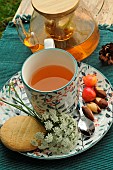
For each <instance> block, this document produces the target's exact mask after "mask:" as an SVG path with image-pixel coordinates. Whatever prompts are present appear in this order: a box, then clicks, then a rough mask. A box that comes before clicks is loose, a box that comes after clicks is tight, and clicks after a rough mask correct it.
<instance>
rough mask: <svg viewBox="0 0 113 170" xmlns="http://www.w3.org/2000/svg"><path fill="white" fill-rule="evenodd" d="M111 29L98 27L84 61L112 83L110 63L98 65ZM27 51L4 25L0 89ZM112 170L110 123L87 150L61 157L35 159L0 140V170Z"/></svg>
mask: <svg viewBox="0 0 113 170" xmlns="http://www.w3.org/2000/svg"><path fill="white" fill-rule="evenodd" d="M112 31H113V29H112V27H110V28H107V27H106V26H100V43H99V45H98V47H97V49H96V51H95V52H94V53H93V54H92V55H91V56H90V57H88V58H87V59H85V60H84V62H86V63H88V64H90V65H92V66H93V67H95V68H97V69H98V70H100V71H101V72H102V73H103V74H104V75H105V76H106V77H107V78H108V79H109V80H110V82H111V84H112V85H113V65H112V66H102V64H101V62H100V61H99V59H98V57H99V54H98V52H99V50H100V48H101V46H102V45H104V44H106V43H109V42H112V41H113V32H112ZM30 54H31V51H30V50H29V49H28V48H27V47H25V46H24V45H23V44H22V43H21V42H20V40H19V38H18V35H17V31H16V29H15V27H14V28H11V27H9V26H8V27H7V29H6V31H5V32H4V35H3V37H2V39H1V40H0V88H2V86H3V85H4V83H5V82H6V81H7V80H8V79H9V78H10V77H12V76H13V75H14V74H15V73H16V72H18V71H19V70H20V69H21V66H22V64H23V62H24V61H25V59H26V58H27V57H28V56H29V55H30ZM17 169H18V170H19V169H21V170H24V169H27V170H33V169H36V170H76V169H77V170H113V126H112V127H111V128H110V130H109V131H108V133H107V134H106V135H105V137H104V138H103V139H102V140H101V141H99V142H98V143H97V144H96V145H95V146H93V147H92V148H90V149H89V150H87V151H85V152H83V153H81V154H79V155H76V156H73V157H70V158H66V159H62V160H50V161H47V160H46V161H45V160H37V159H33V158H29V157H25V156H23V155H21V154H19V153H16V152H12V151H10V150H9V149H7V148H5V147H4V146H3V145H2V144H1V143H0V170H17Z"/></svg>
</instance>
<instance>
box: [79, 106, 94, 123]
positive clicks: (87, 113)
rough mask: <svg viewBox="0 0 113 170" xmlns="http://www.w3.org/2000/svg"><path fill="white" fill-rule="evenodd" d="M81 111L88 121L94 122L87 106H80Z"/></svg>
mask: <svg viewBox="0 0 113 170" xmlns="http://www.w3.org/2000/svg"><path fill="white" fill-rule="evenodd" d="M82 111H83V113H84V115H85V116H86V117H87V118H88V119H90V120H92V121H94V115H93V113H92V111H91V110H90V109H89V108H88V107H87V106H82Z"/></svg>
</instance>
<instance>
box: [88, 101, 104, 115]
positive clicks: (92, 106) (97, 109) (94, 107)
mask: <svg viewBox="0 0 113 170" xmlns="http://www.w3.org/2000/svg"><path fill="white" fill-rule="evenodd" d="M87 107H88V108H89V109H90V110H91V111H92V112H94V113H100V112H101V109H100V107H99V106H98V105H97V104H96V103H94V102H91V103H88V104H87Z"/></svg>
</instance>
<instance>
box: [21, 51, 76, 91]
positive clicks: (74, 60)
mask: <svg viewBox="0 0 113 170" xmlns="http://www.w3.org/2000/svg"><path fill="white" fill-rule="evenodd" d="M48 50H57V51H61V52H63V53H66V54H68V56H69V57H70V58H71V59H72V60H73V62H74V64H75V67H76V71H75V73H74V75H73V77H72V79H71V80H70V81H69V82H68V83H66V84H65V85H64V86H62V87H60V88H58V89H55V90H51V91H41V90H37V89H34V88H33V87H31V86H30V85H29V84H28V83H27V82H26V81H25V80H24V76H23V69H24V66H25V64H26V62H27V61H28V60H29V59H30V58H32V57H33V56H34V55H36V54H38V53H42V52H44V51H48ZM77 75H78V65H77V61H76V59H75V58H74V57H73V56H72V55H71V54H70V53H69V52H67V51H65V50H63V49H59V48H47V49H42V50H40V51H38V52H35V53H33V54H31V55H30V56H29V57H28V58H27V59H26V60H25V61H24V63H23V65H22V69H21V78H22V81H23V83H24V84H25V85H26V86H27V88H29V89H30V90H33V91H34V92H41V93H53V92H57V91H60V90H62V89H64V88H65V87H66V86H68V85H69V84H71V83H72V81H73V80H74V79H75V77H77Z"/></svg>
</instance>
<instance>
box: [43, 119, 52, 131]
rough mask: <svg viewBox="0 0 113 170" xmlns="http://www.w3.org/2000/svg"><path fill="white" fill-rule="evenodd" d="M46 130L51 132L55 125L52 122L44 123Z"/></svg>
mask: <svg viewBox="0 0 113 170" xmlns="http://www.w3.org/2000/svg"><path fill="white" fill-rule="evenodd" d="M44 124H45V128H46V130H51V129H52V127H53V124H52V122H51V121H50V120H48V121H46V122H44Z"/></svg>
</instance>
